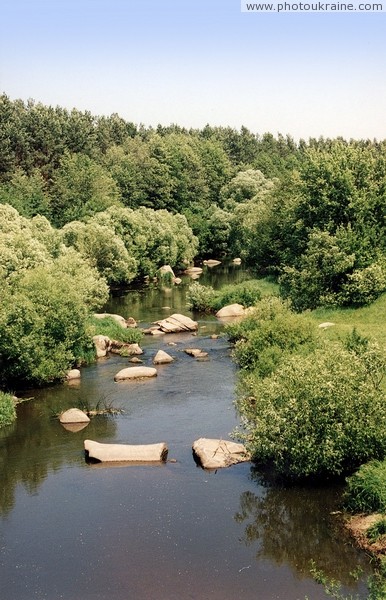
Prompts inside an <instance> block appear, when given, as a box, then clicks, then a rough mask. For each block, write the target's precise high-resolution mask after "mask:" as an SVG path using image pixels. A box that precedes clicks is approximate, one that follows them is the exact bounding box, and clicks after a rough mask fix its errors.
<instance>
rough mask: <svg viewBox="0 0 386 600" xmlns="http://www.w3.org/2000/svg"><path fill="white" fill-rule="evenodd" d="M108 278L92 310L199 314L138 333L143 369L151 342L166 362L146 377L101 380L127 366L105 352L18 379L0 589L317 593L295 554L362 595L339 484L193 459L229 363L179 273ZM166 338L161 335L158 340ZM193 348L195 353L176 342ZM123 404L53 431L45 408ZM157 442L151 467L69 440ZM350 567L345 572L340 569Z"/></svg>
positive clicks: (152, 595) (218, 273) (95, 599)
mask: <svg viewBox="0 0 386 600" xmlns="http://www.w3.org/2000/svg"><path fill="white" fill-rule="evenodd" d="M245 278H247V273H246V272H245V271H244V270H243V269H242V267H240V266H235V265H220V266H217V267H215V268H213V269H209V268H207V267H204V272H203V274H202V275H201V278H200V282H201V283H206V284H211V285H213V286H214V287H215V288H218V287H220V286H221V285H224V284H225V283H232V282H237V281H241V280H242V279H245ZM190 281H191V280H190V279H189V278H188V277H183V281H182V283H181V285H179V286H175V287H173V289H171V288H167V287H162V286H161V285H159V286H158V285H156V284H153V283H152V284H149V285H147V286H142V287H137V288H136V289H130V290H120V291H119V292H117V293H116V294H114V296H113V297H112V298H111V300H110V302H109V304H108V306H107V307H106V309H105V310H106V312H114V313H118V314H121V315H123V316H124V317H126V318H128V317H129V316H132V317H134V318H135V319H136V320H137V321H139V322H140V326H143V327H144V326H147V325H148V324H149V323H151V322H153V321H155V320H156V319H160V318H163V317H165V316H167V315H169V314H172V313H174V312H178V313H183V314H186V315H190V316H192V317H193V318H195V319H196V320H198V321H199V332H198V335H197V336H192V335H191V334H185V333H183V334H168V335H166V336H163V337H155V336H145V337H144V339H143V340H142V342H141V346H142V348H143V350H144V354H143V356H142V357H141V358H142V359H143V361H144V365H149V366H151V365H152V359H153V357H154V355H155V353H156V352H157V350H158V349H164V350H166V351H167V352H168V353H169V354H171V355H172V356H173V357H175V362H173V363H171V364H167V365H162V366H158V376H157V377H156V378H153V379H150V380H147V381H137V382H134V381H131V382H120V383H115V382H114V379H113V378H114V375H115V373H117V371H119V370H120V369H121V368H123V367H125V366H129V364H128V362H127V358H123V357H120V356H116V355H111V356H110V357H108V358H105V359H99V360H98V362H96V363H95V364H93V365H91V366H89V367H84V368H82V371H81V380H80V382H78V383H77V384H75V385H70V384H69V383H67V384H66V383H65V384H61V385H55V386H50V387H48V388H45V389H40V390H36V389H34V390H25V391H24V392H23V393H22V394H19V395H22V396H24V397H33V399H32V400H29V401H27V402H23V403H21V404H20V405H19V406H18V418H17V421H16V423H15V424H14V425H12V426H10V427H6V428H3V429H0V468H1V471H0V600H43V599H48V600H59V599H63V600H190V599H195V600H206V599H208V600H238V599H242V600H252V599H253V600H273V599H278V600H297V599H299V600H305V598H306V596H307V597H308V598H309V600H318V599H321V598H327V595H326V593H325V591H324V589H323V587H322V586H320V585H318V584H316V583H315V582H314V581H313V579H312V577H311V575H310V564H311V563H310V561H311V560H314V561H315V563H316V565H317V567H318V568H320V569H321V570H322V571H323V572H324V573H325V575H327V576H328V577H333V578H334V579H337V580H338V581H341V582H342V584H343V591H344V592H348V593H352V594H354V595H355V594H358V597H359V598H365V597H366V590H367V588H366V584H365V582H366V579H367V576H368V575H369V574H370V573H371V566H370V564H369V561H368V560H367V558H366V557H365V556H364V554H363V553H360V552H359V551H358V550H357V549H355V548H354V547H353V546H352V544H351V543H350V540H349V539H348V538H347V537H346V536H345V535H344V534H343V533H342V531H341V528H340V526H339V516H337V515H336V514H333V513H335V511H337V510H338V509H339V501H340V495H341V488H340V487H339V486H332V487H320V488H318V487H315V488H310V487H292V488H282V487H277V486H274V485H269V484H267V483H265V482H264V480H263V479H262V478H261V476H260V475H259V473H258V471H256V469H255V468H254V466H253V465H252V463H243V464H239V465H236V466H233V467H230V468H227V469H219V470H217V471H216V472H214V471H205V470H203V469H202V468H200V467H199V466H197V465H196V463H195V462H194V460H193V457H192V443H193V441H194V440H196V439H198V438H200V437H216V438H217V437H219V438H221V437H222V438H229V433H230V432H231V431H232V429H233V428H234V427H235V426H236V425H237V423H238V418H237V414H236V412H235V408H234V406H233V400H234V394H235V383H236V377H237V368H236V366H235V365H234V364H233V363H232V360H231V357H230V347H229V344H228V342H227V340H226V338H225V337H222V336H220V337H219V338H218V339H211V337H210V335H211V334H213V333H221V327H222V325H221V323H219V322H218V321H217V320H216V318H215V317H213V316H207V315H197V314H193V315H192V314H191V313H190V312H189V311H188V309H187V308H186V300H185V298H186V291H187V288H188V285H189V283H190ZM169 342H174V343H175V344H176V345H175V346H169V345H168V344H169ZM186 347H199V348H202V349H203V350H205V351H207V352H208V353H209V358H208V360H196V359H194V358H192V357H190V356H188V355H187V354H185V353H184V352H183V349H184V348H186ZM98 402H99V403H107V404H111V405H112V406H114V407H115V408H119V409H122V410H123V411H124V412H123V413H122V414H119V415H115V416H113V415H109V416H107V415H105V416H96V417H93V418H92V420H91V423H90V424H89V425H88V426H87V427H86V428H85V429H83V430H82V431H78V432H77V433H73V432H70V431H67V430H66V429H65V428H64V427H63V426H62V425H61V424H60V423H59V421H58V419H57V418H56V417H55V415H57V414H58V413H60V412H61V411H63V410H65V409H67V408H70V407H73V406H79V405H82V404H83V405H84V404H86V405H89V406H90V407H93V406H95V405H96V404H97V403H98ZM87 438H88V439H93V440H97V441H100V442H105V443H108V442H110V443H129V444H142V443H144V444H145V443H152V442H160V441H165V442H166V443H167V444H168V447H169V455H168V458H169V459H175V460H176V462H167V463H166V464H163V465H160V466H147V465H144V466H119V467H113V466H108V467H106V466H104V465H103V464H99V465H90V464H87V463H86V461H85V457H84V451H83V440H84V439H87ZM358 567H359V569H360V570H361V574H360V576H359V580H358V581H356V579H355V578H354V577H353V576H352V575H351V574H352V572H354V571H355V570H358Z"/></svg>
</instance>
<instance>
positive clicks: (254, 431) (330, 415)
mask: <svg viewBox="0 0 386 600" xmlns="http://www.w3.org/2000/svg"><path fill="white" fill-rule="evenodd" d="M240 391H241V393H240V396H239V399H238V402H237V406H238V409H239V411H240V413H241V416H242V420H243V424H244V427H245V431H244V432H242V433H241V437H242V439H244V440H245V441H246V443H247V445H248V447H249V449H250V450H251V451H252V453H253V455H254V457H255V459H256V460H257V461H259V462H260V463H265V464H267V463H272V464H273V466H274V467H275V468H276V470H277V472H278V473H280V474H281V475H283V476H286V477H290V478H303V477H309V476H325V477H327V476H338V475H341V474H343V473H347V472H349V471H352V470H353V469H355V468H357V467H358V465H360V464H361V463H364V462H367V461H369V460H371V459H382V458H383V457H384V456H385V455H386V416H385V411H384V394H383V393H382V391H381V390H380V389H379V388H377V387H375V386H374V385H373V381H372V378H371V377H370V376H369V373H368V371H367V368H366V365H365V364H364V362H363V360H362V358H361V357H359V356H357V355H355V354H353V353H351V352H348V351H347V350H345V349H344V348H341V347H338V346H337V345H331V346H330V347H328V346H327V347H325V348H323V349H320V350H316V351H314V352H313V353H311V354H309V355H307V356H292V357H291V358H290V359H289V360H288V361H286V363H285V364H281V365H280V366H279V368H278V369H277V370H276V371H275V372H274V373H273V374H272V375H271V376H270V377H266V378H265V379H261V378H259V377H257V376H256V375H255V374H254V373H249V374H247V375H246V376H245V377H244V378H243V380H242V384H241V390H240Z"/></svg>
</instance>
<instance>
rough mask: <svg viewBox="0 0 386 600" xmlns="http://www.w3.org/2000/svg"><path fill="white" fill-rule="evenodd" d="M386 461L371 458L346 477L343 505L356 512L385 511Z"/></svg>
mask: <svg viewBox="0 0 386 600" xmlns="http://www.w3.org/2000/svg"><path fill="white" fill-rule="evenodd" d="M385 481H386V461H379V460H372V461H371V462H368V463H367V464H363V465H362V466H361V467H360V468H359V469H358V471H356V473H354V474H353V475H351V476H350V477H348V478H347V488H346V491H345V494H344V504H345V507H346V508H347V509H348V510H350V511H352V512H356V513H361V512H363V513H368V514H370V513H373V512H381V513H386V485H385Z"/></svg>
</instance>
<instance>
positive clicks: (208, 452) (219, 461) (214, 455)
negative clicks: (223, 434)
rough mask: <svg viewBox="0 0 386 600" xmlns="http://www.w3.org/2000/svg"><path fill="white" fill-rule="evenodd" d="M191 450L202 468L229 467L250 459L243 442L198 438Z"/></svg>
mask: <svg viewBox="0 0 386 600" xmlns="http://www.w3.org/2000/svg"><path fill="white" fill-rule="evenodd" d="M193 452H194V453H195V455H196V456H197V458H198V459H199V461H200V463H201V465H202V467H204V469H219V468H222V467H230V466H231V465H235V464H237V463H239V462H246V461H248V460H250V459H251V457H250V454H249V453H248V452H247V450H246V448H245V446H244V445H243V444H237V443H236V442H231V441H229V440H221V439H210V438H200V439H198V440H196V441H195V442H194V444H193Z"/></svg>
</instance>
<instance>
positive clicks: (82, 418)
mask: <svg viewBox="0 0 386 600" xmlns="http://www.w3.org/2000/svg"><path fill="white" fill-rule="evenodd" d="M59 421H60V422H61V423H90V417H88V416H87V415H86V413H85V412H83V410H80V409H79V408H69V409H68V410H66V411H64V412H63V413H62V414H61V415H60V417H59Z"/></svg>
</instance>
